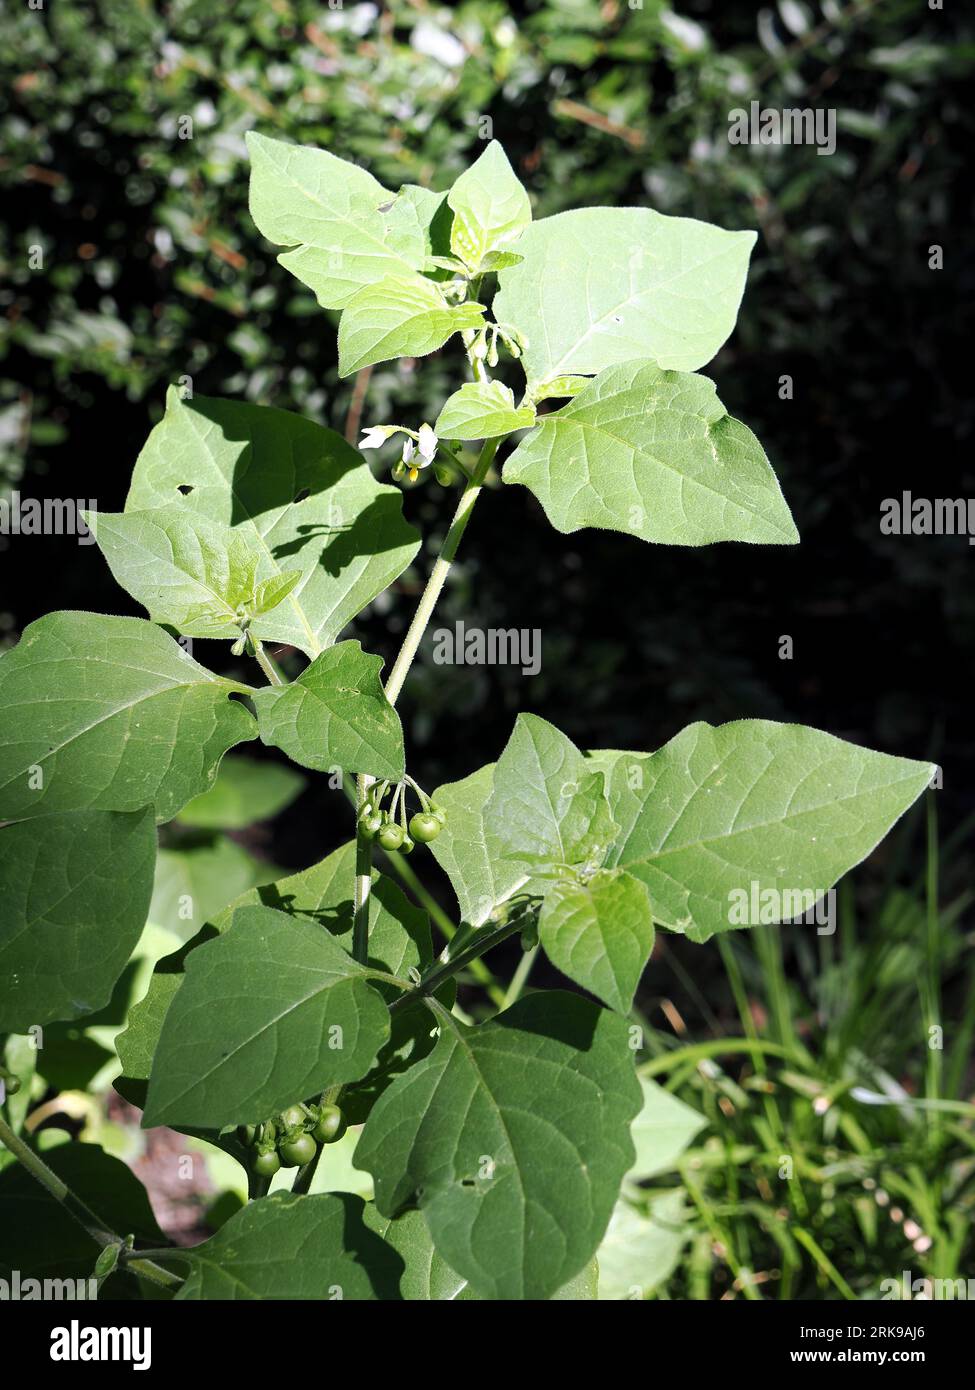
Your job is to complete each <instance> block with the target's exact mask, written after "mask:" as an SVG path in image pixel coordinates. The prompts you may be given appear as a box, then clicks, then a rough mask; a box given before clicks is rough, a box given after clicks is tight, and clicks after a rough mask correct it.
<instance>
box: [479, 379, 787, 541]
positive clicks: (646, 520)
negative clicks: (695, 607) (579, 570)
mask: <svg viewBox="0 0 975 1390" xmlns="http://www.w3.org/2000/svg"><path fill="white" fill-rule="evenodd" d="M504 480H505V482H506V483H522V484H523V485H524V486H525V487H527V488H529V489H530V490H531V491H532V492H533V493H534V494H535V496H536V497H537V498H538V500H539V501H540V502H541V504H542V506H543V507H544V508H545V512H546V515H547V516H548V518H549V520H550V521H551V522H552V524H553V526H555V527H556V529H557V530H559V531H562V532H570V531H578V530H580V529H581V528H582V527H584V526H594V527H598V528H601V529H606V530H612V531H622V532H624V533H625V534H626V535H630V536H637V537H639V538H640V539H641V540H645V541H654V542H656V543H658V544H666V545H710V544H712V543H713V542H715V541H728V540H731V541H748V542H751V543H755V544H757V543H762V544H766V545H794V544H796V542H797V541H798V539H799V534H798V532H797V531H796V528H795V524H794V522H793V520H792V517H791V515H790V513H789V509H788V507H787V506H786V503H785V501H784V500H783V497H782V493H781V491H780V489H779V485H778V482H777V481H776V477H775V474H774V473H773V472H772V468H771V466H770V464H769V461H768V459H767V458H766V456H765V453H764V450H763V449H762V447H761V445H760V444H759V442H758V440H757V439H756V438H755V436H754V435H753V434H752V432H751V430H750V429H748V428H747V427H746V426H745V425H743V424H741V422H740V421H738V420H734V419H732V418H731V416H730V415H729V414H728V413H727V411H726V410H725V408H724V406H723V405H722V404H721V402H720V401H719V400H718V397H717V394H716V391H715V387H714V383H713V382H712V381H709V380H708V378H707V377H703V376H694V375H691V374H689V373H686V372H670V371H662V370H661V369H660V368H659V367H657V366H656V365H655V364H654V363H652V362H626V363H623V364H620V365H618V366H613V367H608V368H607V369H606V370H605V371H603V372H601V373H600V374H599V376H597V377H596V378H595V380H594V381H592V382H590V384H589V385H588V386H586V387H585V389H584V390H582V391H581V392H580V393H579V394H578V395H577V396H575V397H574V398H573V399H572V400H571V401H569V403H568V404H567V405H565V406H563V407H562V409H561V410H559V411H557V412H556V413H555V414H552V415H546V416H544V417H542V419H541V420H540V422H539V424H538V428H537V429H535V430H533V431H532V433H531V434H529V435H528V436H527V437H526V438H525V439H523V440H522V441H521V443H520V444H519V446H518V448H517V449H516V450H515V452H514V453H513V454H512V455H511V457H510V458H509V459H508V460H507V462H506V463H505V466H504Z"/></svg>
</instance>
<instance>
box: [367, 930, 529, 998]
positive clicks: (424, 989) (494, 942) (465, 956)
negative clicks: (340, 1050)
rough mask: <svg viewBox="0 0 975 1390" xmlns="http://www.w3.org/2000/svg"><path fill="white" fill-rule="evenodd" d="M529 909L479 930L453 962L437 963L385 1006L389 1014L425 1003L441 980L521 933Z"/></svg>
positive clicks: (438, 986) (447, 978)
mask: <svg viewBox="0 0 975 1390" xmlns="http://www.w3.org/2000/svg"><path fill="white" fill-rule="evenodd" d="M530 913H531V909H530V908H529V909H526V910H525V911H523V912H516V913H514V915H513V916H511V917H509V918H508V920H507V922H502V923H501V925H500V926H497V927H494V928H490V929H487V930H484V929H481V930H480V931H479V932H478V933H477V934H476V936H475V938H474V940H473V941H472V942H471V944H470V945H469V946H467V947H465V948H464V950H462V951H458V953H457V955H456V956H455V957H454V958H453V960H446V961H441V962H440V964H438V965H436V966H434V968H433V969H432V970H430V971H429V972H428V973H427V974H426V975H424V977H423V979H422V980H420V982H419V984H417V985H414V986H413V988H412V989H411V990H407V992H406V993H405V994H401V995H400V997H399V998H398V999H394V1000H393V1002H392V1004H390V1006H389V1012H390V1013H391V1014H394V1013H397V1012H398V1011H399V1010H400V1009H406V1008H409V1006H410V1005H411V1004H415V1003H417V1002H418V1001H420V1000H423V999H426V998H427V997H428V996H429V995H431V994H432V993H433V992H434V990H437V989H439V988H440V986H441V985H442V984H443V983H444V981H445V980H449V979H450V978H451V976H452V975H456V974H457V973H458V971H460V970H463V968H464V966H465V965H467V964H468V963H469V962H470V961H473V960H476V959H477V957H478V956H483V955H484V953H485V952H486V951H490V950H491V948H492V947H493V946H500V944H501V942H502V941H507V939H508V937H509V936H514V935H515V933H516V932H520V931H523V930H524V927H525V920H526V918H527V917H528V916H530Z"/></svg>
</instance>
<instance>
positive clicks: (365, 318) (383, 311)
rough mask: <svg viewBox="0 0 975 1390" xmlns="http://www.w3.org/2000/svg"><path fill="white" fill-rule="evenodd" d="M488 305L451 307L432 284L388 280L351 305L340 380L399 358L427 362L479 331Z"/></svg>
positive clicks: (343, 326) (343, 329)
mask: <svg viewBox="0 0 975 1390" xmlns="http://www.w3.org/2000/svg"><path fill="white" fill-rule="evenodd" d="M483 314H484V306H483V304H449V303H448V302H447V300H446V298H445V297H444V294H443V291H442V290H441V289H440V288H439V286H438V285H436V284H435V283H434V282H433V281H432V280H424V279H422V278H421V279H416V280H403V279H396V278H394V277H389V278H388V279H385V280H381V281H380V282H379V283H378V284H375V285H367V286H366V287H365V288H364V289H361V290H359V291H358V293H357V294H355V295H354V296H353V298H352V299H350V300H349V302H348V304H347V305H346V307H345V312H344V313H343V315H342V318H341V321H340V323H339V375H340V376H351V375H352V374H353V373H354V372H357V371H359V369H360V368H361V367H368V366H371V365H372V364H373V363H375V362H388V361H389V360H390V359H391V358H394V357H425V356H426V355H427V353H430V352H435V351H436V349H437V348H440V347H443V345H444V343H445V342H446V341H447V339H448V338H450V337H451V336H452V335H453V334H454V333H458V332H460V331H462V330H464V329H467V328H478V327H479V326H480V324H481V320H482V317H483Z"/></svg>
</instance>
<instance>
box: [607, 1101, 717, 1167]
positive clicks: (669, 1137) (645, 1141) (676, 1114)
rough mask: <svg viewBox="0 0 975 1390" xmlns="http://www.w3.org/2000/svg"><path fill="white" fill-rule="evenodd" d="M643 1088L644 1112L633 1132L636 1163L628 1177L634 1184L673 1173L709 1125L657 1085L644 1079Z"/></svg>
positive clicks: (641, 1112)
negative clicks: (693, 1142) (689, 1146)
mask: <svg viewBox="0 0 975 1390" xmlns="http://www.w3.org/2000/svg"><path fill="white" fill-rule="evenodd" d="M640 1085H641V1087H642V1088H643V1109H642V1110H641V1111H640V1113H639V1115H637V1117H636V1119H635V1120H634V1121H633V1127H632V1129H631V1130H630V1133H631V1135H632V1136H633V1143H634V1146H635V1147H636V1162H635V1163H634V1164H633V1167H632V1168H631V1169H630V1171H629V1172H628V1173H627V1175H626V1176H627V1178H629V1179H631V1180H632V1181H633V1182H642V1181H643V1180H644V1179H645V1178H653V1177H656V1176H657V1174H658V1173H668V1172H670V1171H671V1170H672V1169H673V1168H675V1167H676V1166H677V1160H678V1159H679V1158H680V1156H681V1154H682V1153H683V1152H684V1150H685V1149H686V1148H687V1146H688V1144H690V1142H691V1140H692V1139H693V1138H694V1137H695V1135H697V1134H698V1133H700V1131H701V1130H702V1129H703V1128H704V1126H705V1125H706V1124H707V1120H706V1119H705V1118H704V1116H703V1115H699V1114H698V1113H697V1111H696V1110H692V1109H691V1107H690V1106H689V1105H685V1104H684V1102H683V1101H682V1100H680V1099H679V1098H678V1097H677V1096H672V1095H671V1094H670V1092H669V1091H665V1090H664V1088H663V1087H662V1086H658V1085H657V1083H656V1081H652V1080H651V1079H650V1078H649V1077H646V1076H641V1077H640Z"/></svg>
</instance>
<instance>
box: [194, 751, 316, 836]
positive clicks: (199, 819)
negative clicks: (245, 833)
mask: <svg viewBox="0 0 975 1390" xmlns="http://www.w3.org/2000/svg"><path fill="white" fill-rule="evenodd" d="M305 785H306V782H305V778H304V777H302V775H301V773H300V772H295V770H294V769H293V768H290V767H282V766H281V765H280V764H279V763H272V762H258V761H257V760H256V759H255V758H245V757H241V756H231V757H227V758H224V760H223V762H222V763H221V764H220V767H219V770H218V772H217V780H216V781H215V782H214V784H213V786H212V787H211V788H210V790H209V791H205V792H202V793H201V795H200V796H195V797H194V798H193V800H192V801H188V802H187V803H186V805H185V806H184V807H183V809H182V811H180V813H179V819H180V822H181V823H182V824H183V825H190V826H194V827H195V828H197V829H200V830H243V829H244V828H245V827H246V826H248V825H254V824H256V822H257V821H264V820H273V819H274V817H275V816H276V815H277V814H278V812H279V811H283V810H284V809H285V807H286V806H290V805H291V803H292V801H294V800H295V798H296V797H298V796H300V795H301V793H302V791H303V790H304V788H305Z"/></svg>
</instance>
